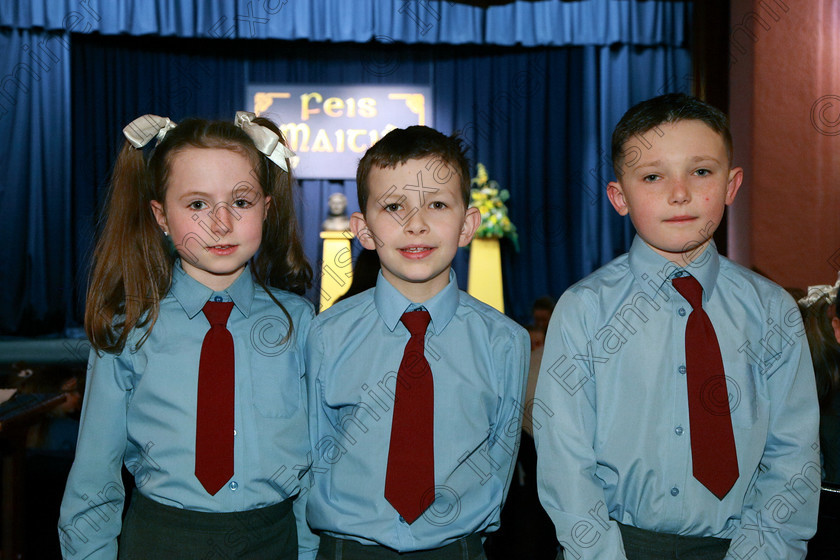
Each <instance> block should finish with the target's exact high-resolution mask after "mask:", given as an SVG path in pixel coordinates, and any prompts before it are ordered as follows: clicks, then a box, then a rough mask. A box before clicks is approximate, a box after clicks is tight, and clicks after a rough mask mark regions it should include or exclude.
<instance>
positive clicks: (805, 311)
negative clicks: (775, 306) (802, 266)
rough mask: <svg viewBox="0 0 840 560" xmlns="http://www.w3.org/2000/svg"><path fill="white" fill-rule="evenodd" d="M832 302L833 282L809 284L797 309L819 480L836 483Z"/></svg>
mask: <svg viewBox="0 0 840 560" xmlns="http://www.w3.org/2000/svg"><path fill="white" fill-rule="evenodd" d="M836 302H837V284H835V285H834V286H810V287H809V288H808V295H807V296H806V297H804V298H802V299H800V300H799V310H800V311H801V312H802V320H803V322H804V324H805V334H806V336H807V337H808V344H809V346H810V347H811V359H812V360H813V362H814V374H815V375H816V380H817V396H818V398H819V403H820V451H821V454H822V460H823V463H822V466H823V480H824V481H825V482H829V483H833V484H840V336H835V333H838V334H840V328H838V327H840V319H838V318H837V303H836ZM832 326H834V327H835V328H832Z"/></svg>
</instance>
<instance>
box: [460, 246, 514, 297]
mask: <svg viewBox="0 0 840 560" xmlns="http://www.w3.org/2000/svg"><path fill="white" fill-rule="evenodd" d="M467 292H468V293H469V294H470V295H471V296H473V297H474V298H476V299H477V300H479V301H483V302H484V303H486V304H487V305H491V306H493V307H495V308H496V309H498V310H499V311H501V312H502V313H504V312H505V301H504V296H503V295H502V253H501V250H500V249H499V238H498V237H484V238H477V237H476V238H474V239H473V240H472V243H470V268H469V276H468V279H467Z"/></svg>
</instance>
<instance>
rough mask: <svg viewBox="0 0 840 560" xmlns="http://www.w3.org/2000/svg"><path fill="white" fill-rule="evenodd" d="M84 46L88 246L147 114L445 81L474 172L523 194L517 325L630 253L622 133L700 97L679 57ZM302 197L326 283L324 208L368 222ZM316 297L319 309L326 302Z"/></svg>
mask: <svg viewBox="0 0 840 560" xmlns="http://www.w3.org/2000/svg"><path fill="white" fill-rule="evenodd" d="M74 40H75V43H74V48H73V67H72V69H73V72H72V74H73V98H74V103H73V146H74V158H73V161H74V188H75V190H76V192H79V193H81V192H82V191H85V193H86V194H85V196H86V197H87V198H85V200H86V203H85V207H84V208H77V216H78V217H79V220H78V221H77V224H78V225H77V229H79V233H78V236H79V237H80V238H87V237H88V236H89V231H90V230H91V228H92V224H93V223H94V222H93V220H94V216H95V211H96V207H97V205H98V204H100V203H101V197H102V195H103V194H104V185H105V183H106V181H107V177H108V173H109V171H110V166H111V165H112V162H113V157H114V156H115V154H116V152H117V150H118V147H119V145H120V143H121V142H122V138H121V136H120V130H121V129H122V127H123V126H124V125H125V124H126V123H127V122H129V121H130V120H131V119H133V118H135V117H136V116H138V115H140V114H143V113H148V112H151V113H156V114H161V115H167V116H170V117H171V118H173V119H174V120H176V121H177V120H179V119H181V118H183V117H185V116H188V115H199V116H205V117H212V118H225V119H228V118H232V115H233V113H234V111H235V110H236V109H237V108H240V107H243V106H245V91H244V90H245V85H246V83H249V82H255V83H266V82H269V83H270V82H278V83H395V84H396V83H399V84H432V85H433V95H434V124H435V126H436V128H439V129H440V130H442V131H444V132H447V133H448V132H451V131H455V130H459V131H463V133H464V137H465V140H466V141H467V144H468V145H469V147H470V153H469V156H470V159H471V160H472V161H473V162H479V161H480V162H482V163H484V164H486V165H487V167H488V169H489V172H490V174H491V178H494V179H496V180H497V181H499V183H500V184H501V186H503V187H506V188H508V189H509V190H510V192H511V199H510V200H509V202H508V204H509V208H510V212H511V218H512V219H513V221H514V223H515V224H516V225H517V226H518V228H519V231H520V242H521V246H522V249H521V251H520V252H519V253H516V252H515V251H514V250H513V248H512V246H511V245H510V244H508V243H507V242H503V259H504V267H503V268H504V274H505V277H504V279H505V298H506V303H507V306H508V308H507V312H508V313H509V314H510V315H512V316H513V317H515V318H517V319H519V320H520V321H526V320H527V318H528V316H529V313H530V305H531V302H532V301H533V300H534V299H535V298H536V297H539V296H540V295H545V294H550V295H554V296H559V294H560V293H562V291H563V290H564V289H565V288H567V287H568V286H569V285H570V284H571V283H573V282H574V281H576V280H578V279H580V278H581V277H583V276H584V275H586V274H588V273H589V272H591V271H592V270H594V269H595V268H597V267H598V266H600V265H602V264H604V263H605V262H607V261H608V260H610V259H612V258H613V257H615V256H617V255H618V254H620V253H622V252H624V251H626V249H627V247H628V246H629V243H630V241H631V239H632V237H631V231H632V228H631V226H630V224H629V222H628V221H627V220H625V219H622V218H620V217H619V216H618V215H617V214H616V213H615V212H614V210H613V209H612V208H611V206H610V205H609V202H608V201H607V200H606V197H605V195H604V187H605V185H606V182H607V181H609V180H610V179H611V178H612V170H611V167H610V163H609V161H608V160H609V136H610V133H611V130H612V127H613V126H614V124H615V123H616V122H617V121H618V119H619V118H620V117H621V115H622V114H623V112H624V111H625V110H626V109H627V108H628V107H629V106H630V105H632V104H633V103H635V102H638V101H640V100H642V99H645V98H648V97H651V96H654V95H658V94H659V93H663V92H665V91H676V90H686V89H687V88H688V86H689V85H690V84H689V78H688V76H689V74H690V68H691V65H690V57H689V54H688V52H687V51H686V50H685V49H683V48H677V47H632V46H622V45H614V46H606V47H594V46H584V47H573V48H536V49H524V48H501V47H486V46H465V47H461V48H459V49H451V48H448V47H443V46H418V45H414V46H411V47H410V46H404V45H392V46H391V49H390V50H389V55H388V73H387V75H382V72H372V71H371V66H370V62H371V60H373V59H372V57H373V56H376V53H377V52H378V51H377V49H378V46H377V45H340V46H339V45H331V44H313V43H291V42H279V41H273V42H238V43H226V42H219V41H215V42H213V41H188V42H184V41H180V40H177V39H156V40H155V41H150V40H148V39H144V38H115V37H96V36H75V37H74ZM173 53H177V54H173ZM383 67H384V61H383V63H382V64H378V65H376V68H383ZM76 153H78V154H79V156H78V157H77V156H76ZM298 192H299V195H300V197H299V200H298V203H297V209H298V217H299V219H300V221H301V227H302V230H303V236H304V244H305V250H306V253H307V255H308V256H309V258H310V261H311V262H312V264H313V266H314V267H315V269H316V272H317V271H318V269H319V267H318V266H317V265H318V259H319V258H320V239H319V237H318V233H319V231H320V223H321V221H322V220H323V218H324V216H325V215H326V213H327V197H328V196H329V194H330V193H332V192H343V193H345V194H346V195H347V197H348V200H349V208H348V209H349V210H350V211H353V210H356V209H357V208H358V206H357V203H356V188H355V183H354V182H353V181H309V180H308V181H302V182H301V185H300V189H299V191H298ZM79 200H82V199H81V198H80V199H79ZM82 228H86V231H87V232H88V233H84V232H82V231H81V229H82ZM467 258H468V253H467V252H466V251H464V250H461V251H459V255H458V257H457V258H456V262H455V270H456V272H457V273H458V275H459V280H460V283H461V285H462V287H463V286H465V285H466V279H467V270H466V264H467ZM83 280H84V279H83V278H80V280H79V281H83ZM309 296H310V298H311V299H313V301H315V300H316V298H317V292H316V290H315V289H313V291H312V292H310V294H309Z"/></svg>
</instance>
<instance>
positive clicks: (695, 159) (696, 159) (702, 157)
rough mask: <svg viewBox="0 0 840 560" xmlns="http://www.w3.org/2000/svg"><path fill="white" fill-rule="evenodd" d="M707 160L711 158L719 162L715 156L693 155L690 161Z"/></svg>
mask: <svg viewBox="0 0 840 560" xmlns="http://www.w3.org/2000/svg"><path fill="white" fill-rule="evenodd" d="M707 160H711V161H713V162H715V163H720V160H719V159H718V158H716V157H715V156H694V157H693V158H691V161H707Z"/></svg>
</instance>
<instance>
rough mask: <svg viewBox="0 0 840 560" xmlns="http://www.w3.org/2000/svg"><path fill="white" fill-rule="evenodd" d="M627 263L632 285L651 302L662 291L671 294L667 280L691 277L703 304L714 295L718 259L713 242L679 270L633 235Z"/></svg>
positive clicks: (677, 266)
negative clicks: (634, 280)
mask: <svg viewBox="0 0 840 560" xmlns="http://www.w3.org/2000/svg"><path fill="white" fill-rule="evenodd" d="M629 260H630V271H631V272H632V273H633V276H634V277H635V279H636V282H637V283H638V284H639V285H640V286H641V288H642V291H644V292H645V293H646V294H647V295H648V296H650V297H651V298H653V297H655V296H656V294H657V293H659V292H660V291H662V290H665V291H668V290H672V289H673V287H672V285H671V279H673V278H676V277H679V276H686V275H691V276H693V277H694V278H695V279H697V281H698V282H700V285H701V286H702V287H703V301H708V300H709V297H711V295H712V293H713V292H714V289H715V283H716V282H717V276H718V272H719V270H720V255H719V254H718V252H717V247H716V246H715V242H714V241H711V242H710V243H709V244H708V245H707V246H706V248H705V249H704V250H703V252H702V253H700V254H699V255H697V257H695V259H694V260H693V261H691V262H690V263H689V264H688V265H686V266H684V267H681V266H679V265H677V264H676V263H673V262H671V261H669V260H668V259H666V258H665V257H663V256H662V255H660V254H658V253H656V252H655V251H654V250H653V249H651V248H650V246H649V245H648V244H647V243H645V242H644V240H643V239H642V238H641V237H639V236H638V235H636V237H635V238H633V244H632V245H631V246H630V256H629Z"/></svg>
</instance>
